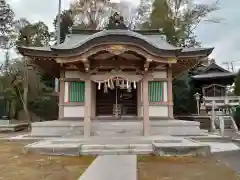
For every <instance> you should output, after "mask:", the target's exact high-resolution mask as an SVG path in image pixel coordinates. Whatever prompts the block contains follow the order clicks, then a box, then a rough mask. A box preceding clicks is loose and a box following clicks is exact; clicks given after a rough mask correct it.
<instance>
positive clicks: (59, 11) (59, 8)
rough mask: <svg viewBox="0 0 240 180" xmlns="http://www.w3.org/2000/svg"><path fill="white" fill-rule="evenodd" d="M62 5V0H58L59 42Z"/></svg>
mask: <svg viewBox="0 0 240 180" xmlns="http://www.w3.org/2000/svg"><path fill="white" fill-rule="evenodd" d="M61 6H62V0H59V1H58V18H57V44H60V40H61V37H60V31H61V29H60V24H61Z"/></svg>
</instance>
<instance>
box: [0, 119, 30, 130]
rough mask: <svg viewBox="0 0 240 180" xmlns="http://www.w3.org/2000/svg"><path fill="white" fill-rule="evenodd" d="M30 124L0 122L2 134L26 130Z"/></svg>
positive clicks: (9, 121) (10, 121) (12, 121)
mask: <svg viewBox="0 0 240 180" xmlns="http://www.w3.org/2000/svg"><path fill="white" fill-rule="evenodd" d="M28 125H29V123H27V122H21V121H16V120H0V132H16V131H21V130H24V129H26V128H27V127H28Z"/></svg>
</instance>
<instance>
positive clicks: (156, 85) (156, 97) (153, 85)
mask: <svg viewBox="0 0 240 180" xmlns="http://www.w3.org/2000/svg"><path fill="white" fill-rule="evenodd" d="M148 100H149V102H161V101H163V82H160V81H151V82H149V83H148Z"/></svg>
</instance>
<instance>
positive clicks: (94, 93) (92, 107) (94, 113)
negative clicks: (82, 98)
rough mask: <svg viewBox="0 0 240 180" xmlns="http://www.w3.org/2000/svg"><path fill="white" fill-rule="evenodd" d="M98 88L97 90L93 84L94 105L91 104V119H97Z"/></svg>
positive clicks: (93, 83)
mask: <svg viewBox="0 0 240 180" xmlns="http://www.w3.org/2000/svg"><path fill="white" fill-rule="evenodd" d="M96 91H97V88H96V83H95V82H92V91H91V92H92V98H91V99H92V104H91V109H92V110H91V117H92V118H95V117H96V93H97V92H96Z"/></svg>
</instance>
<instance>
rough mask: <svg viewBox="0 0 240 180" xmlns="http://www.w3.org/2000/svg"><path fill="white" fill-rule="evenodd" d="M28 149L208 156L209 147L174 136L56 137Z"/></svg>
mask: <svg viewBox="0 0 240 180" xmlns="http://www.w3.org/2000/svg"><path fill="white" fill-rule="evenodd" d="M25 149H26V151H27V152H35V153H41V154H48V155H69V156H80V155H133V154H143V155H157V156H176V155H179V156H198V155H202V156H206V155H209V154H210V147H209V146H208V145H206V144H204V145H203V144H200V143H198V142H196V141H194V140H190V139H188V138H181V137H171V136H149V137H143V136H140V137H128V138H125V137H91V138H87V139H86V138H82V139H81V138H73V137H69V138H54V139H50V140H43V141H39V142H36V143H33V144H29V145H27V146H25Z"/></svg>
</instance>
